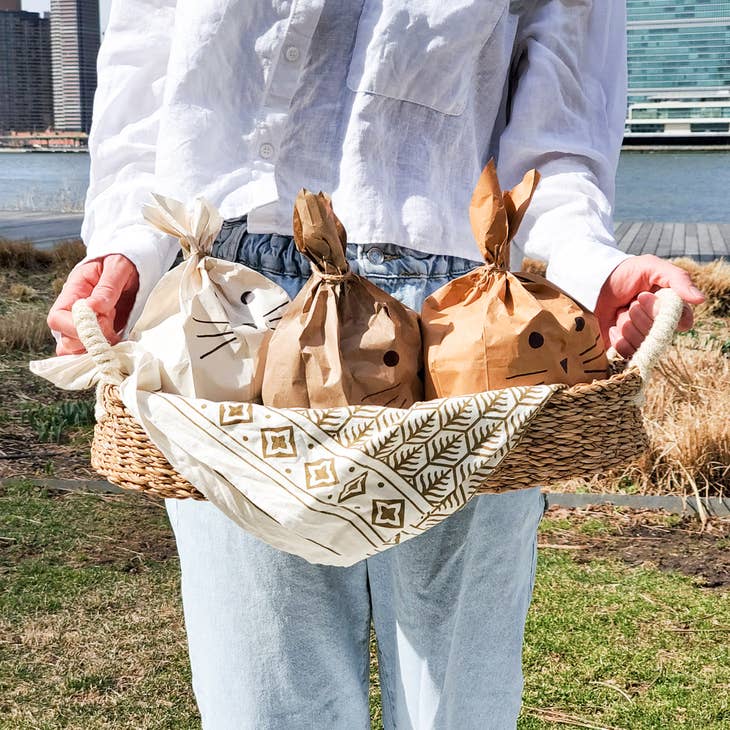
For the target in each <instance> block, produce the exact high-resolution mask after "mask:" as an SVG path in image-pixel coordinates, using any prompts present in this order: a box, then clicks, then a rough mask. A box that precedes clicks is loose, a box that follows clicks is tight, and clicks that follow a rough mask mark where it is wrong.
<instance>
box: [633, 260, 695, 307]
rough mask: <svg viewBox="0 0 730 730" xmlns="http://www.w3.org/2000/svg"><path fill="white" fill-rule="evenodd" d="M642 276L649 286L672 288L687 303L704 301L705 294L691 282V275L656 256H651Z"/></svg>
mask: <svg viewBox="0 0 730 730" xmlns="http://www.w3.org/2000/svg"><path fill="white" fill-rule="evenodd" d="M641 258H643V257H641ZM642 276H643V278H644V280H645V282H646V283H647V284H650V285H651V286H660V287H665V288H668V289H673V290H674V291H675V292H677V294H679V296H680V297H682V299H684V301H685V302H688V303H689V304H702V302H704V301H705V295H704V294H703V293H702V292H701V291H700V290H699V289H698V288H697V287H696V286H695V285H694V284H693V283H692V277H690V275H689V274H688V273H687V272H686V271H685V270H684V269H680V268H679V267H678V266H675V265H674V264H672V263H670V262H669V261H665V260H664V259H660V258H659V257H657V256H652V257H651V261H650V262H649V265H647V266H646V268H645V269H643V270H642ZM646 288H647V289H649V288H651V287H650V286H647V287H646Z"/></svg>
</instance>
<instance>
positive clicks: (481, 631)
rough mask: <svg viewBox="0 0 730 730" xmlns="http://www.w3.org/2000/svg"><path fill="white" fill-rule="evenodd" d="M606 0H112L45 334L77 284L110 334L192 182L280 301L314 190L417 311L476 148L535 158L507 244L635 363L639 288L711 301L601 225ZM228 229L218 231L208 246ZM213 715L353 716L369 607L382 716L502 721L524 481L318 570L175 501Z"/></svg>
mask: <svg viewBox="0 0 730 730" xmlns="http://www.w3.org/2000/svg"><path fill="white" fill-rule="evenodd" d="M625 35H626V21H625V6H624V3H622V2H619V1H618V0H606V1H604V2H598V0H581V1H580V2H567V1H566V0H512V1H511V2H510V1H509V0H488V1H485V0H460V2H458V3H443V2H436V0H420V1H419V2H418V3H416V2H412V0H380V1H378V2H375V1H374V0H364V1H358V2H354V3H336V2H333V1H332V0H293V1H289V0H271V1H270V2H267V1H265V0H200V1H199V2H195V3H191V2H185V0H125V1H124V2H122V1H121V0H113V2H112V7H111V14H110V19H109V25H108V28H107V31H106V34H105V37H104V41H103V43H102V47H101V50H100V54H99V61H98V72H99V84H98V88H97V92H96V96H95V100H94V114H93V124H92V130H91V134H90V138H89V147H90V154H91V173H90V177H91V179H90V185H89V190H88V195H87V200H86V209H85V216H84V223H83V230H82V238H83V240H84V242H85V244H86V246H87V256H86V257H85V259H84V260H83V261H82V262H81V263H80V264H79V265H77V266H76V268H75V269H74V270H73V271H72V272H71V273H70V275H69V277H68V280H67V282H66V284H65V286H64V288H63V290H62V292H61V294H60V295H59V297H58V299H57V301H56V302H55V303H54V305H53V307H52V309H51V311H50V313H49V315H48V324H49V326H50V327H51V329H52V330H53V331H54V332H55V334H56V337H57V341H58V346H57V353H58V354H59V355H61V354H73V353H79V352H82V351H83V345H82V344H81V342H80V340H79V338H78V335H77V332H76V330H75V327H74V325H73V319H72V314H71V307H72V305H73V304H74V302H76V301H77V300H79V299H82V298H86V299H87V301H88V303H89V305H90V306H91V307H92V309H93V310H94V311H95V312H96V314H97V318H98V321H99V324H100V326H101V328H102V331H103V332H104V334H105V335H106V337H107V339H108V340H109V341H110V342H112V343H115V342H118V341H119V340H120V339H121V338H123V337H124V336H125V334H126V332H127V331H128V330H129V328H130V327H131V325H132V324H133V323H134V322H135V321H136V319H137V318H138V317H139V314H140V312H141V309H142V307H143V305H144V303H145V301H146V299H147V296H148V295H149V293H150V291H151V289H152V288H153V286H154V285H155V283H156V282H157V281H158V280H159V279H160V277H161V276H162V275H163V274H164V272H165V271H166V270H167V269H168V268H169V267H170V265H171V264H172V262H173V259H174V257H175V253H176V241H175V240H174V239H173V238H171V237H169V236H166V235H164V234H163V233H161V232H159V231H155V230H153V229H152V228H150V227H149V226H147V225H145V224H144V222H143V221H142V219H141V216H140V209H141V207H142V205H143V204H144V203H145V202H148V200H149V196H150V193H152V192H163V193H164V194H166V195H170V196H174V197H175V198H177V199H180V200H187V199H192V198H193V197H195V196H198V195H204V196H205V197H206V198H208V199H209V200H210V201H212V202H213V203H214V204H215V205H216V206H217V207H218V208H219V209H220V211H221V213H222V215H223V216H224V217H225V218H227V219H228V222H230V225H227V226H224V229H223V230H222V231H221V234H220V235H219V237H218V239H217V241H216V244H215V245H214V251H213V253H214V255H217V256H218V257H220V258H229V259H231V260H236V261H240V262H242V263H244V264H246V265H247V266H249V267H251V268H253V269H255V270H257V271H260V272H261V273H263V274H265V275H266V276H267V277H269V278H270V279H272V280H273V281H275V282H276V283H277V284H279V285H280V286H281V287H282V288H284V289H285V290H286V291H287V293H288V294H289V295H290V296H294V295H295V294H296V293H297V292H298V291H299V290H300V289H301V287H302V286H303V285H304V283H305V282H306V280H307V279H308V278H309V273H310V271H309V264H308V263H307V262H306V260H305V259H304V258H303V257H302V256H301V255H300V254H299V253H298V252H297V250H296V247H295V245H294V242H293V239H292V226H291V209H292V205H293V201H294V199H295V196H296V194H297V191H298V190H299V189H300V188H301V187H303V186H306V187H308V188H310V189H312V190H318V189H322V190H326V191H330V192H331V193H332V201H333V204H334V205H335V207H336V210H337V211H338V215H339V216H340V218H342V222H343V223H344V225H345V227H346V228H347V232H348V240H349V241H351V242H352V243H350V244H348V246H347V256H348V260H349V261H350V262H351V266H353V267H355V268H356V269H357V271H356V273H358V274H360V275H362V276H365V277H367V278H368V279H370V280H371V281H373V282H374V283H376V284H377V285H378V286H379V287H381V288H382V289H384V290H385V291H386V292H388V293H389V294H390V295H392V296H394V297H395V298H396V299H398V300H400V301H401V302H403V303H404V304H406V305H407V306H409V307H412V308H414V309H416V310H419V309H420V307H421V304H422V302H423V300H424V299H425V298H426V297H427V296H428V295H429V294H431V293H433V292H434V291H435V290H437V289H438V288H439V287H441V286H443V285H444V284H446V283H447V282H448V281H450V280H452V279H454V278H456V277H459V276H461V275H463V274H465V273H467V272H468V271H470V270H472V269H474V268H475V267H477V266H479V265H480V263H481V262H480V255H479V250H478V249H477V246H476V244H475V242H474V238H473V236H472V235H471V231H470V229H469V221H468V216H467V215H465V211H466V210H467V208H468V204H469V199H470V196H471V193H472V189H473V187H474V184H475V182H476V181H477V179H478V178H479V175H480V172H481V170H482V168H483V167H484V165H485V164H486V162H487V160H489V159H490V158H492V157H494V158H495V159H496V160H497V168H498V171H499V175H500V180H502V181H503V183H504V186H505V188H506V187H511V186H513V185H515V184H516V183H517V182H518V181H519V180H520V179H521V177H522V175H523V173H524V172H525V171H526V170H528V169H530V168H536V169H537V170H539V173H540V176H541V179H540V182H539V184H538V185H537V187H536V190H535V192H534V196H533V198H532V203H531V205H530V208H529V211H528V212H527V214H526V215H525V218H524V220H523V221H522V224H521V227H520V229H519V233H518V236H517V238H515V240H514V242H513V256H512V260H511V266H512V268H513V269H518V268H519V266H520V263H521V260H522V258H523V256H525V255H527V256H531V257H534V258H539V259H542V260H545V261H547V264H548V268H547V277H548V279H550V280H551V281H552V282H553V283H554V284H556V285H557V286H559V287H560V288H561V289H562V290H564V291H565V292H567V293H568V294H569V295H571V296H572V297H573V298H574V299H576V300H577V301H578V302H579V303H580V304H581V305H582V306H583V307H585V308H586V309H587V310H590V311H593V312H594V313H595V315H596V317H597V320H598V323H599V326H600V329H601V333H602V337H603V340H604V342H605V344H606V346H609V345H610V346H613V347H614V348H615V350H616V351H617V352H618V353H620V354H621V355H623V356H625V357H627V356H630V355H631V354H632V353H633V352H634V351H635V350H636V349H637V348H638V347H639V346H640V344H641V342H642V341H643V339H644V337H645V335H646V334H647V333H648V331H649V328H650V327H651V324H652V322H653V319H654V317H655V316H656V315H657V307H658V304H657V298H656V296H655V292H656V291H657V290H658V289H660V288H666V287H669V288H672V289H673V290H674V291H675V292H676V293H677V294H678V295H679V296H680V297H682V299H683V300H684V301H685V302H686V306H685V312H684V315H683V317H682V319H681V321H680V327H681V328H682V329H687V328H689V327H690V326H691V324H692V312H691V307H690V305H693V304H698V303H700V302H702V301H703V295H702V293H701V292H700V291H699V290H698V289H696V288H695V287H694V285H693V284H692V281H691V280H690V277H689V276H688V275H687V274H686V273H685V272H684V271H682V270H680V269H679V268H677V267H675V266H673V265H672V264H670V263H668V262H666V261H662V260H661V259H659V258H657V257H655V256H638V257H634V256H627V255H626V254H623V253H622V252H620V251H619V250H618V249H617V248H616V244H615V240H614V237H613V233H612V217H611V216H612V206H613V198H614V178H615V173H616V166H617V162H618V155H619V150H620V147H621V141H622V136H623V129H624V118H625V112H626V45H625ZM224 231H225V235H224ZM166 504H167V509H168V513H169V516H170V521H171V524H172V527H173V529H174V532H175V536H176V540H177V545H178V550H179V553H180V561H181V571H182V596H183V606H184V611H185V622H186V629H187V635H188V642H189V649H190V660H191V665H192V672H193V687H194V691H195V695H196V699H197V702H198V706H199V708H200V712H201V716H202V721H203V727H204V728H206V730H223V729H224V728H256V730H268V729H274V728H277V729H278V728H282V729H283V728H286V729H287V730H291V729H298V728H310V727H316V728H322V729H329V728H332V729H333V730H336V729H345V728H347V730H354V729H356V728H368V727H369V726H370V719H369V709H368V661H369V652H368V646H369V632H370V626H371V622H372V624H373V625H374V628H375V631H376V634H377V638H378V652H379V667H380V678H381V688H382V701H383V720H384V724H385V727H386V728H418V729H419V730H421V729H425V728H447V729H451V728H458V729H459V730H465V729H466V728H475V729H476V728H480V729H483V728H496V729H500V730H501V729H503V728H505V729H506V728H513V727H515V724H516V719H517V715H518V713H519V708H520V698H521V689H522V673H521V650H522V640H523V632H524V625H525V618H526V615H527V610H528V607H529V604H530V600H531V595H532V589H533V583H534V579H535V565H536V546H537V538H536V530H537V526H538V523H539V521H540V518H541V516H542V513H543V510H544V499H543V496H542V494H541V492H540V487H539V485H535V486H534V488H531V489H523V490H519V491H514V492H506V493H501V494H485V495H480V496H479V497H476V498H474V499H473V500H472V501H471V502H470V503H469V504H468V505H467V506H466V507H465V508H464V509H462V510H461V511H459V512H458V513H456V514H454V515H453V516H451V517H449V518H448V519H447V520H446V521H445V522H444V523H442V524H440V525H438V526H437V527H434V528H432V529H431V530H430V531H429V532H427V533H426V534H424V535H421V536H419V537H417V538H414V539H413V540H411V541H409V542H408V543H404V544H402V545H398V546H396V547H393V548H390V549H389V550H387V551H386V552H384V553H382V554H380V555H376V556H374V557H372V558H368V559H367V560H363V561H361V562H360V563H357V564H356V565H354V566H351V567H348V568H340V567H332V566H323V565H312V564H310V563H307V562H306V561H304V560H302V559H300V558H297V557H295V556H292V555H290V554H288V553H284V552H281V551H278V550H276V549H274V548H272V547H270V546H268V545H266V544H264V543H262V542H260V541H258V540H257V539H256V538H254V537H252V536H250V535H249V534H247V533H246V532H244V531H243V530H242V529H240V528H239V527H237V526H236V525H235V524H234V523H233V522H232V521H231V520H229V519H228V518H227V517H226V516H225V515H224V514H223V513H222V512H220V511H218V510H217V509H216V508H215V507H213V506H212V505H211V504H210V503H207V502H197V501H194V500H182V501H181V500H172V499H168V500H167V501H166Z"/></svg>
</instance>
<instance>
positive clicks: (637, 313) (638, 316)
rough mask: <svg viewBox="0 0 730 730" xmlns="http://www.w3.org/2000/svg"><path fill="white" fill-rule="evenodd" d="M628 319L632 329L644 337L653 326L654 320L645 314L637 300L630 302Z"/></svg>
mask: <svg viewBox="0 0 730 730" xmlns="http://www.w3.org/2000/svg"><path fill="white" fill-rule="evenodd" d="M629 318H630V320H631V322H632V323H633V325H634V327H636V329H637V330H638V331H639V332H640V333H641V334H642V335H644V336H646V335H648V334H649V330H650V329H651V326H652V324H654V320H653V319H652V317H650V316H649V315H648V314H647V312H646V310H645V309H644V307H642V306H641V302H639V301H638V300H634V301H633V302H631V306H630V307H629Z"/></svg>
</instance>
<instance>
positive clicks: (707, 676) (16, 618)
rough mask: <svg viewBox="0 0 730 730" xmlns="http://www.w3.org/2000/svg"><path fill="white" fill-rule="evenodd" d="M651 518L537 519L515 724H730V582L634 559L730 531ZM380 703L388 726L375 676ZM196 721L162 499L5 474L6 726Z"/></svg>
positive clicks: (715, 543)
mask: <svg viewBox="0 0 730 730" xmlns="http://www.w3.org/2000/svg"><path fill="white" fill-rule="evenodd" d="M650 521H651V522H652V524H653V528H652V529H653V532H652V533H651V535H648V534H644V536H643V537H641V536H638V534H635V532H633V533H632V532H631V526H632V525H634V523H635V520H632V518H630V517H629V516H627V515H626V513H619V512H616V513H613V512H611V511H610V510H605V511H604V512H598V513H594V514H591V515H588V516H586V515H585V514H584V515H572V514H570V513H566V512H555V513H553V512H552V511H551V512H550V513H548V515H547V516H546V518H545V519H544V520H543V524H542V526H541V533H542V534H541V541H542V542H543V543H544V545H543V549H542V552H541V557H540V562H539V569H538V578H537V585H536V591H535V598H534V602H533V606H532V609H531V612H530V617H529V621H528V627H527V641H526V647H525V671H526V683H525V695H524V703H525V706H524V710H523V713H522V717H521V719H520V728H524V730H527V729H528V728H529V730H537V729H538V728H563V727H594V728H627V729H628V728H630V729H631V730H634V729H642V728H647V729H649V728H672V729H674V728H698V729H699V728H702V729H705V728H718V729H719V728H730V704H729V701H728V696H729V695H730V692H729V691H728V690H730V653H729V651H728V641H727V639H728V633H729V632H730V600H728V599H729V594H728V590H727V585H724V586H723V585H721V583H722V581H719V582H718V581H717V580H714V581H713V582H714V583H715V584H716V587H712V588H710V587H707V585H706V582H707V579H705V581H704V582H703V579H701V578H698V577H696V576H695V577H689V576H685V575H682V574H680V573H678V572H663V571H660V570H659V569H657V568H656V567H655V565H654V564H653V563H646V564H642V561H643V559H644V558H643V557H642V554H641V553H638V554H637V553H636V552H631V551H632V550H634V548H635V547H636V545H637V544H641V540H644V541H645V542H646V541H652V540H653V541H654V543H656V544H660V543H661V544H662V545H663V546H664V547H663V548H662V549H663V550H664V552H666V553H667V555H670V556H671V554H672V551H675V552H676V546H677V545H681V544H683V542H682V540H681V539H680V538H683V539H684V541H685V542H686V540H687V535H688V534H689V535H690V536H691V537H692V540H694V541H700V542H702V541H705V543H706V544H705V545H704V548H703V549H704V550H706V551H707V550H709V551H710V553H709V554H712V550H716V551H723V550H724V551H725V552H727V548H728V546H729V545H730V540H728V538H727V537H726V536H725V535H726V534H727V533H724V532H723V530H722V526H716V527H715V528H714V532H713V533H712V534H709V535H708V534H705V535H699V534H695V533H693V532H692V531H693V530H694V529H696V528H694V527H692V526H691V525H688V524H687V523H684V522H680V521H679V520H677V519H676V518H666V517H654V518H650ZM645 523H646V519H642V524H645ZM632 535H633V537H632ZM629 538H630V539H629ZM662 540H663V542H661V541H662ZM655 547H656V545H655ZM718 554H719V553H718ZM656 562H661V561H658V560H657V561H656ZM691 562H692V561H689V563H691ZM632 563H633V564H632ZM676 565H678V566H679V567H680V568H681V567H682V565H683V563H682V561H681V560H680V561H679V562H676ZM692 565H694V563H692ZM690 572H695V573H697V572H698V570H697V569H696V566H695V568H694V569H693V570H692V571H690ZM699 572H700V574H701V573H702V571H701V570H700V571H699ZM709 572H710V573H711V572H712V571H709ZM715 577H717V576H715ZM717 586H719V587H717ZM373 671H375V666H374V665H373ZM371 707H372V710H373V717H374V720H373V726H374V727H380V723H379V715H380V704H379V697H378V692H377V683H376V682H375V681H374V682H373V688H372V695H371ZM199 726H200V722H199V718H198V715H197V711H196V708H195V702H194V698H193V696H192V692H191V690H190V673H189V668H188V664H187V653H186V644H185V636H184V628H183V621H182V611H181V606H180V599H179V582H178V563H177V558H176V553H175V546H174V540H173V538H172V535H171V531H170V529H169V525H168V523H167V517H166V513H165V511H164V509H163V508H162V506H161V503H159V502H154V501H150V500H147V499H145V498H143V497H140V496H137V495H129V496H127V495H124V496H103V497H101V496H98V495H80V494H70V493H62V492H49V491H47V490H43V489H40V488H37V487H33V486H31V485H30V484H29V483H24V482H17V483H13V484H10V485H7V484H6V485H5V486H4V487H3V488H2V491H1V492H0V728H1V729H2V730H26V729H27V730H30V729H31V728H32V729H33V730H40V729H43V730H45V729H48V730H50V729H51V728H79V729H82V728H83V729H84V730H89V729H93V728H118V729H126V728H129V729H130V730H131V729H134V730H137V729H145V728H175V729H177V728H181V729H182V728H195V727H199Z"/></svg>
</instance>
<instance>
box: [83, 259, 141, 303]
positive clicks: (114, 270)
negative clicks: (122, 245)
mask: <svg viewBox="0 0 730 730" xmlns="http://www.w3.org/2000/svg"><path fill="white" fill-rule="evenodd" d="M130 273H131V272H130V269H129V267H128V266H124V265H119V263H118V261H117V260H116V259H114V258H111V257H109V259H105V260H104V263H103V268H102V270H101V276H100V277H99V281H98V283H97V284H96V286H95V287H94V290H93V291H92V292H91V295H90V296H89V297H88V298H87V300H86V303H87V304H88V305H89V306H90V307H91V308H92V309H93V310H94V311H95V312H96V313H97V314H109V313H110V312H112V310H113V309H114V308H115V307H116V306H117V302H118V301H119V297H120V296H121V295H122V292H123V291H124V289H125V287H126V286H127V284H128V283H129V277H130Z"/></svg>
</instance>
